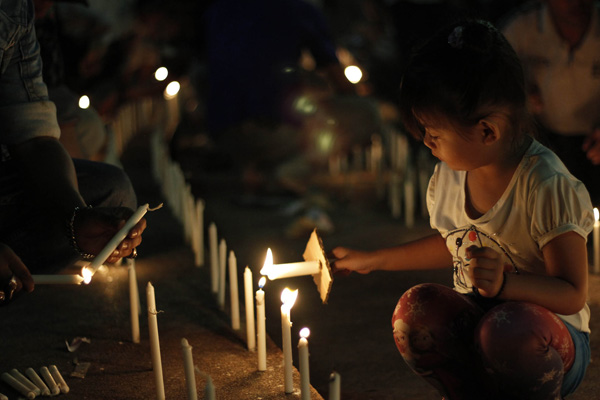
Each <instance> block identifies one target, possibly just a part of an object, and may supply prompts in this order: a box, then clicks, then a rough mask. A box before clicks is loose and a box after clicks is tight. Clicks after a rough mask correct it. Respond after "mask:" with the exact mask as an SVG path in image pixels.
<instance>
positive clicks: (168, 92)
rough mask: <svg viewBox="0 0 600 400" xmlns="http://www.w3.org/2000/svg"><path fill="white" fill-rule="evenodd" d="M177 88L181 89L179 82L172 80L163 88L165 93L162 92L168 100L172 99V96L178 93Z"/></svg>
mask: <svg viewBox="0 0 600 400" xmlns="http://www.w3.org/2000/svg"><path fill="white" fill-rule="evenodd" d="M179 89H181V85H180V84H179V82H177V81H173V82H171V83H169V84H168V85H167V87H166V88H165V93H164V97H165V99H167V100H169V99H172V98H173V97H175V96H177V93H179Z"/></svg>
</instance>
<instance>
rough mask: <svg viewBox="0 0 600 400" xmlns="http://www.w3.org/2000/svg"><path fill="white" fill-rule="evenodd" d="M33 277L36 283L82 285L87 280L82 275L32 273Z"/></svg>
mask: <svg viewBox="0 0 600 400" xmlns="http://www.w3.org/2000/svg"><path fill="white" fill-rule="evenodd" d="M32 278H33V282H35V284H36V285H71V284H73V285H81V283H82V282H85V279H84V278H83V277H82V276H81V275H32ZM85 283H89V281H88V282H85Z"/></svg>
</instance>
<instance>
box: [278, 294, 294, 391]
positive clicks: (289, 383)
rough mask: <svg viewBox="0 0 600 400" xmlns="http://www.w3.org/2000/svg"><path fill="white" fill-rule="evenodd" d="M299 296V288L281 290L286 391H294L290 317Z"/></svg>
mask: <svg viewBox="0 0 600 400" xmlns="http://www.w3.org/2000/svg"><path fill="white" fill-rule="evenodd" d="M297 297H298V290H294V291H291V290H290V289H288V288H285V289H284V290H283V292H281V302H282V303H283V304H282V306H281V333H282V335H281V337H282V347H283V373H284V384H285V393H292V392H293V391H294V379H293V375H292V331H291V328H292V321H291V319H290V311H291V310H292V306H293V305H294V303H295V302H296V298H297Z"/></svg>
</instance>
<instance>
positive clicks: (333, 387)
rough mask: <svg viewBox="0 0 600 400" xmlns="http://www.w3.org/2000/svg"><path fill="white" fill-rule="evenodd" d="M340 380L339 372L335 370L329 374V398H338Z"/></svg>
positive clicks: (335, 399) (333, 399)
mask: <svg viewBox="0 0 600 400" xmlns="http://www.w3.org/2000/svg"><path fill="white" fill-rule="evenodd" d="M341 380H342V378H341V377H340V374H338V373H337V372H335V371H333V372H332V373H331V375H330V376H329V400H340V393H341Z"/></svg>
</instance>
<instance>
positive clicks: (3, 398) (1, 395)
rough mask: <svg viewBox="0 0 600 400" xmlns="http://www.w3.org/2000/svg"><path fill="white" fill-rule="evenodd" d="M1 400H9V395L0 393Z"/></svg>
mask: <svg viewBox="0 0 600 400" xmlns="http://www.w3.org/2000/svg"><path fill="white" fill-rule="evenodd" d="M0 400H8V397H6V395H4V394H2V393H0Z"/></svg>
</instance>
